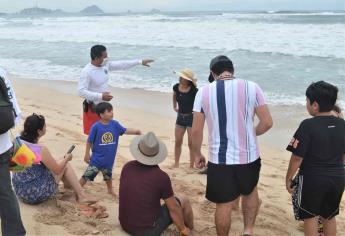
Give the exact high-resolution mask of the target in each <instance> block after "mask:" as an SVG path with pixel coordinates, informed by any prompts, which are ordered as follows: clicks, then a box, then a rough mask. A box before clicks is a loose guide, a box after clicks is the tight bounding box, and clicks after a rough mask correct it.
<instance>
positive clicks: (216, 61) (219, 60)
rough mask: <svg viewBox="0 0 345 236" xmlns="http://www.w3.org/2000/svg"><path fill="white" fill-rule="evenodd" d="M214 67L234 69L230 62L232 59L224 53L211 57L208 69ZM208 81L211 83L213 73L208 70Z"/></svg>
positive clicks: (212, 69)
mask: <svg viewBox="0 0 345 236" xmlns="http://www.w3.org/2000/svg"><path fill="white" fill-rule="evenodd" d="M215 68H229V69H231V68H232V70H233V69H234V65H233V64H232V61H231V60H230V59H229V58H228V57H227V56H224V55H220V56H216V57H215V58H213V59H212V60H211V62H210V70H211V71H214V69H215ZM208 81H209V82H210V83H212V82H213V81H214V78H213V75H212V73H211V72H210V75H209V76H208Z"/></svg>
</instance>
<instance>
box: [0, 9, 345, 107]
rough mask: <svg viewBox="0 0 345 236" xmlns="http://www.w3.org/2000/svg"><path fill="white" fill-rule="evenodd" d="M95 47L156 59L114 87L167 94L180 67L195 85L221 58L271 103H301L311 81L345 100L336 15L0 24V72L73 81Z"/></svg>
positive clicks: (119, 75) (116, 55) (341, 25)
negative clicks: (190, 72) (325, 85)
mask: <svg viewBox="0 0 345 236" xmlns="http://www.w3.org/2000/svg"><path fill="white" fill-rule="evenodd" d="M96 43H101V44H104V45H105V46H106V47H107V48H108V54H109V56H110V58H111V59H114V60H120V59H134V58H153V59H155V60H156V61H155V63H154V64H153V65H152V67H151V68H144V67H141V66H138V67H135V68H133V69H130V70H127V71H121V72H113V73H111V74H110V79H111V82H110V83H111V85H112V86H115V87H122V88H143V89H147V90H155V91H163V92H169V91H171V90H172V86H173V84H175V83H176V82H177V78H176V76H175V75H174V74H173V73H172V71H173V70H180V69H183V68H185V67H189V68H192V69H193V70H194V71H195V73H196V74H197V77H198V80H199V86H202V85H205V84H207V83H208V82H207V77H208V74H209V61H210V60H211V59H212V58H213V57H214V56H216V55H219V54H223V55H227V56H229V57H230V58H231V59H232V60H233V62H234V65H235V73H236V76H237V77H238V78H243V79H248V80H252V81H255V82H257V83H258V84H259V85H260V86H261V87H262V88H263V90H264V92H265V94H266V96H267V100H268V101H269V102H270V103H272V104H286V105H291V104H304V103H305V97H304V92H305V89H306V87H307V86H308V85H309V84H310V83H311V82H313V81H318V80H325V81H329V82H331V83H333V84H336V85H337V86H338V87H339V89H340V102H341V103H342V104H343V102H344V101H345V13H344V12H314V13H313V12H309V13H300V12H295V13H293V12H290V13H274V12H272V13H215V12H210V13H204V12H203V13H200V12H199V13H164V14H163V13H162V14H156V15H149V14H136V15H132V14H128V15H113V16H111V15H110V16H95V17H36V18H11V17H10V18H0V66H1V67H4V68H5V69H7V70H8V71H9V72H10V73H11V74H14V75H18V76H21V77H24V78H25V77H27V78H34V79H45V80H67V81H77V80H78V79H79V76H80V71H81V69H82V68H83V66H84V65H85V64H86V63H88V62H89V60H90V59H89V50H90V47H91V46H92V45H94V44H96Z"/></svg>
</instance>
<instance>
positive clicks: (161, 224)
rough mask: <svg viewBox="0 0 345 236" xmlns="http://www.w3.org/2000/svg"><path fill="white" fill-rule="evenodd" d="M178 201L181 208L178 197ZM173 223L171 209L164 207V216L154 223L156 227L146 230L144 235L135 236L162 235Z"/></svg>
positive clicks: (137, 235) (136, 235)
mask: <svg viewBox="0 0 345 236" xmlns="http://www.w3.org/2000/svg"><path fill="white" fill-rule="evenodd" d="M175 198H176V201H177V203H178V204H179V205H180V206H181V201H180V199H178V198H177V197H175ZM172 223H173V220H172V219H171V216H170V213H169V209H168V207H167V205H165V204H163V205H162V214H161V216H160V217H159V218H158V219H157V220H156V221H155V222H154V226H153V228H151V229H148V230H146V231H145V232H144V233H141V234H135V236H139V235H140V236H157V235H161V234H162V233H163V232H164V231H165V230H166V229H167V228H169V226H170V225H171V224H172Z"/></svg>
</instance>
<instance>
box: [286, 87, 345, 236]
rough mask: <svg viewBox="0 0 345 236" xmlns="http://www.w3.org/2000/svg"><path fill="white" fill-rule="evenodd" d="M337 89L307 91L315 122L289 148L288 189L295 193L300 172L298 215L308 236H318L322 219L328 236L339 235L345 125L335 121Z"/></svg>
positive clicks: (309, 122) (344, 181) (302, 129)
mask: <svg viewBox="0 0 345 236" xmlns="http://www.w3.org/2000/svg"><path fill="white" fill-rule="evenodd" d="M337 94H338V88H337V87H335V86H333V85H331V84H329V83H326V82H324V81H319V82H317V83H313V84H311V85H310V86H309V87H308V89H307V91H306V96H307V104H306V107H307V110H308V112H309V114H310V115H311V116H313V118H310V119H306V120H304V121H303V122H302V123H301V124H300V126H299V128H298V130H297V131H296V133H295V135H294V137H293V139H292V140H291V142H290V144H289V145H288V147H287V150H288V151H290V152H292V156H291V159H290V164H289V169H288V171H287V174H286V188H287V190H288V191H289V193H292V192H293V191H294V189H293V188H292V179H293V177H294V175H295V174H296V172H297V170H298V168H300V177H299V178H300V179H299V180H300V184H299V188H298V189H297V194H298V206H299V209H298V211H299V212H298V213H299V215H300V217H301V219H303V220H304V232H305V235H317V221H316V219H315V217H317V216H321V217H322V220H323V224H324V233H325V235H336V221H335V216H336V215H338V214H339V204H340V201H341V198H342V194H343V192H344V186H345V170H344V167H343V161H344V157H345V155H344V154H345V121H344V120H342V119H340V118H337V117H334V116H333V115H332V109H333V107H334V105H335V103H336V100H337Z"/></svg>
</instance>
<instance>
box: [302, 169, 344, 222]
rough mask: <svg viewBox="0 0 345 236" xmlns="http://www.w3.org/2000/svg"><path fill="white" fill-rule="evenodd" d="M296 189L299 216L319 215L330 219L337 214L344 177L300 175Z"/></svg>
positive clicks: (305, 217) (304, 217) (311, 216)
mask: <svg viewBox="0 0 345 236" xmlns="http://www.w3.org/2000/svg"><path fill="white" fill-rule="evenodd" d="M299 181H300V182H299V188H298V190H297V199H298V206H299V209H298V211H299V212H298V213H299V215H300V218H301V219H302V220H303V219H308V218H313V217H315V216H321V217H322V218H324V219H331V218H333V217H334V216H336V215H338V214H339V205H340V201H341V197H342V195H343V192H344V186H345V180H344V177H328V176H310V175H300V177H299Z"/></svg>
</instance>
